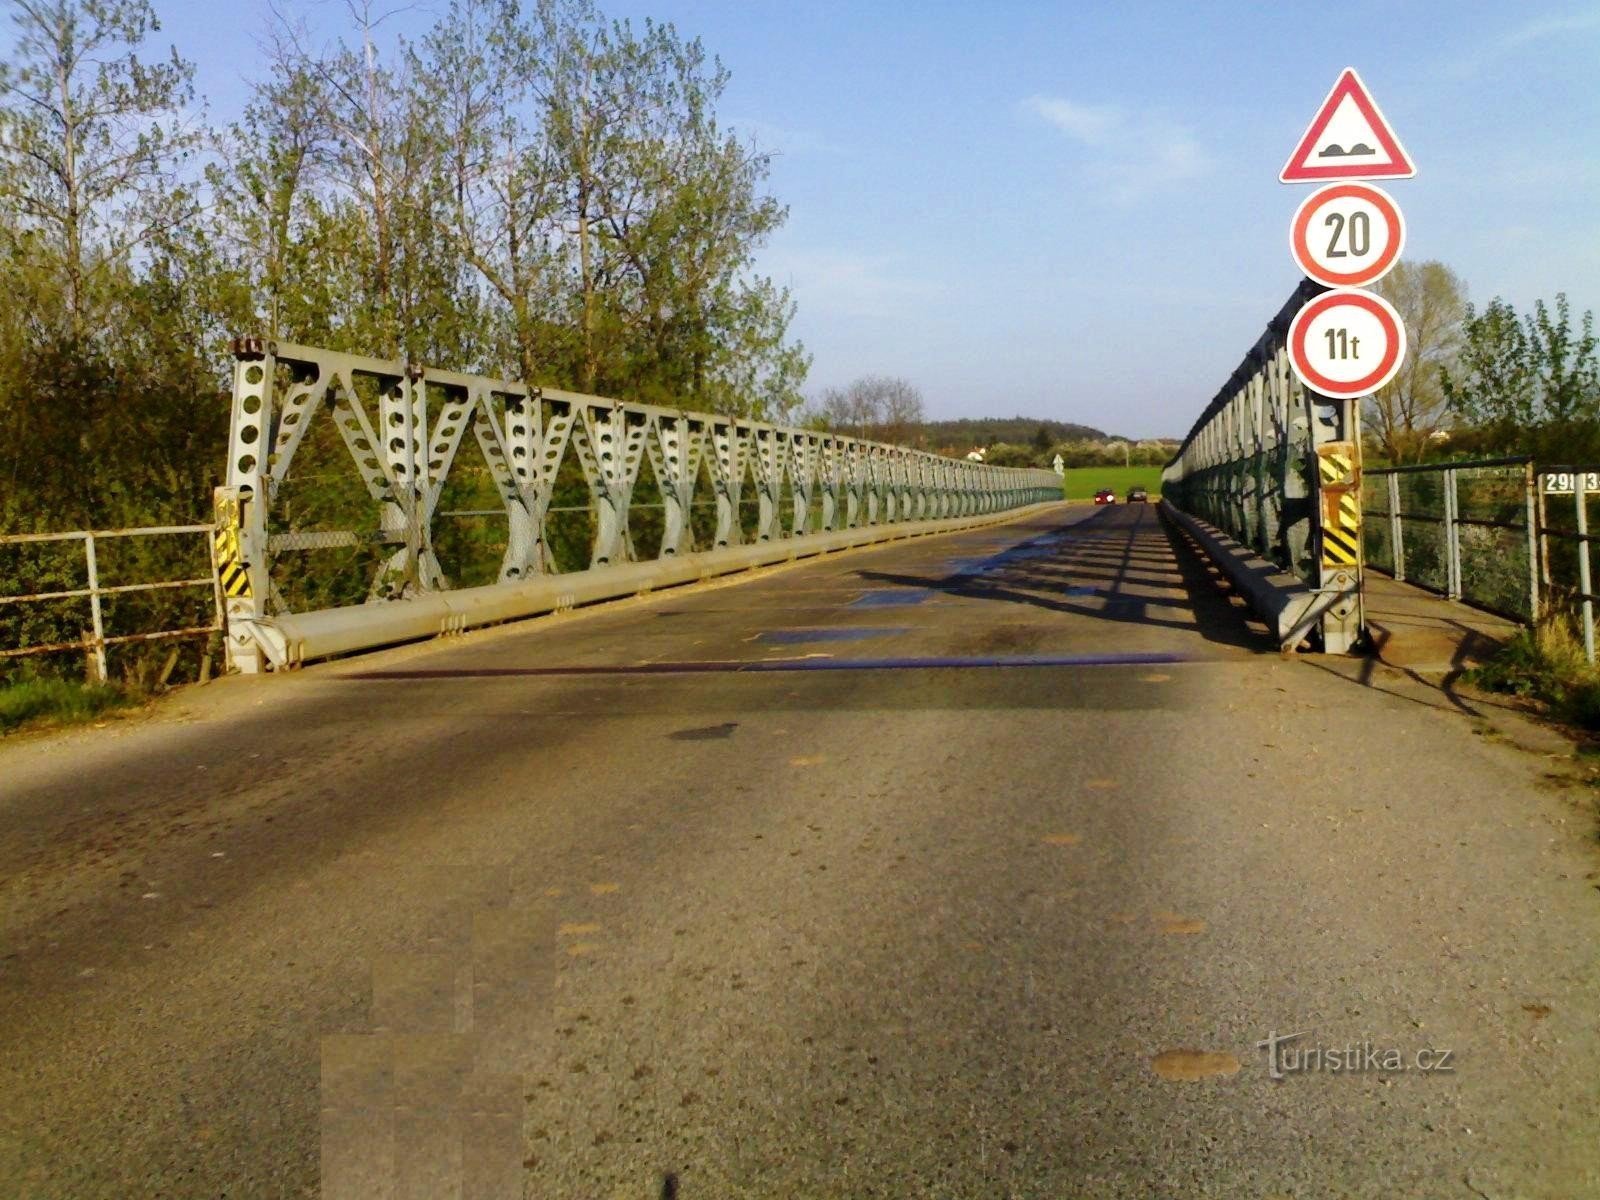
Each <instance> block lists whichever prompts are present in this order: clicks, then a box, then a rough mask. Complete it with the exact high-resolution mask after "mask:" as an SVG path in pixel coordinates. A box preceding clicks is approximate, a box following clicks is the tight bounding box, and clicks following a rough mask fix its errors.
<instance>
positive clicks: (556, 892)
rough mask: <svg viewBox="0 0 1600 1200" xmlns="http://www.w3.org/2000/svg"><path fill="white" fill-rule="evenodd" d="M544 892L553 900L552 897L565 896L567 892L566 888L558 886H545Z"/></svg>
mask: <svg viewBox="0 0 1600 1200" xmlns="http://www.w3.org/2000/svg"><path fill="white" fill-rule="evenodd" d="M544 894H545V895H546V896H549V897H550V898H551V899H552V900H554V899H557V898H558V897H561V896H565V895H566V894H567V889H566V888H558V887H547V888H545V890H544Z"/></svg>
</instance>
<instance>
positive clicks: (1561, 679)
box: [1468, 613, 1600, 729]
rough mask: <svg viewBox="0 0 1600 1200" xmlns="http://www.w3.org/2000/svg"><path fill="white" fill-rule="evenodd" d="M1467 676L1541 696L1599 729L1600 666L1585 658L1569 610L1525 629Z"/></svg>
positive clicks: (1555, 709)
mask: <svg viewBox="0 0 1600 1200" xmlns="http://www.w3.org/2000/svg"><path fill="white" fill-rule="evenodd" d="M1468 678H1469V679H1470V680H1471V682H1473V683H1475V684H1477V685H1478V686H1479V687H1483V688H1486V689H1488V690H1489V691H1494V692H1506V693H1510V694H1512V695H1517V696H1528V697H1531V698H1533V699H1536V700H1540V701H1542V702H1544V703H1545V704H1547V705H1548V706H1549V708H1550V711H1551V712H1552V714H1554V715H1555V716H1557V717H1559V718H1561V719H1562V720H1564V721H1569V722H1571V723H1572V724H1574V725H1578V726H1581V727H1582V728H1584V729H1600V668H1596V667H1595V666H1593V665H1591V664H1590V663H1589V662H1588V660H1587V659H1586V658H1585V657H1584V653H1583V642H1582V640H1581V639H1580V638H1579V636H1578V634H1577V633H1576V632H1575V631H1574V629H1573V625H1572V622H1571V620H1570V619H1569V618H1568V617H1567V616H1566V615H1565V614H1561V613H1556V614H1552V615H1550V616H1547V617H1545V618H1544V619H1543V620H1541V621H1540V622H1539V623H1538V625H1536V626H1534V627H1532V628H1530V629H1524V630H1522V631H1521V632H1520V633H1518V634H1517V635H1516V636H1515V637H1513V638H1512V639H1511V640H1510V641H1509V642H1507V643H1506V645H1505V648H1504V649H1503V650H1501V652H1500V653H1499V654H1498V655H1496V656H1495V658H1494V660H1493V661H1492V662H1490V663H1488V664H1486V665H1485V666H1482V667H1478V668H1476V669H1475V670H1473V671H1472V672H1471V673H1470V674H1469V676H1468Z"/></svg>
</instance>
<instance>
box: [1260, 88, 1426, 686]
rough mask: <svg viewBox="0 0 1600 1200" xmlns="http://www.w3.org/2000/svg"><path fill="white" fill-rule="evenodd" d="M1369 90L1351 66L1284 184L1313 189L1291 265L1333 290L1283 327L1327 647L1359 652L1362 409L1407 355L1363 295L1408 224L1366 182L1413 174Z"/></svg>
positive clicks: (1380, 306)
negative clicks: (1295, 390) (1298, 399)
mask: <svg viewBox="0 0 1600 1200" xmlns="http://www.w3.org/2000/svg"><path fill="white" fill-rule="evenodd" d="M1416 173H1417V172H1416V167H1415V166H1414V165H1413V164H1412V161H1411V156H1410V155H1409V154H1407V153H1406V150H1405V147H1404V146H1402V145H1401V144H1400V139H1399V138H1398V137H1397V136H1395V132H1394V129H1393V128H1392V127H1391V126H1390V124H1389V122H1388V119H1387V118H1386V117H1384V115H1383V112H1382V110H1380V109H1379V108H1378V105H1377V102H1376V101H1375V100H1373V98H1372V93H1371V92H1369V91H1368V90H1367V86H1366V84H1365V83H1363V82H1362V80H1361V77H1360V76H1359V75H1357V74H1356V72H1355V69H1354V68H1350V67H1347V68H1345V70H1344V71H1342V72H1340V74H1339V78H1338V79H1337V80H1336V81H1335V83H1334V85H1333V90H1332V91H1330V92H1329V93H1328V95H1327V97H1326V99H1324V100H1323V102H1322V105H1321V107H1320V108H1318V109H1317V113H1316V115H1315V116H1314V117H1312V118H1311V124H1310V125H1308V126H1307V127H1306V131H1305V133H1304V134H1303V135H1301V138H1300V140H1299V142H1298V143H1297V144H1296V145H1295V148H1294V152H1293V153H1292V154H1290V155H1289V160H1288V162H1286V163H1285V164H1284V166H1283V170H1282V171H1280V172H1279V173H1278V179H1279V181H1280V182H1282V183H1319V184H1323V185H1325V186H1323V187H1320V188H1318V189H1317V191H1315V192H1313V193H1312V194H1311V195H1310V196H1309V197H1307V198H1306V200H1305V201H1304V202H1302V203H1301V204H1300V206H1299V208H1297V209H1296V210H1295V214H1294V217H1293V219H1292V220H1291V221H1290V222H1289V253H1290V255H1291V256H1292V257H1293V259H1294V261H1295V265H1296V266H1298V267H1299V268H1300V269H1301V270H1302V271H1304V272H1305V273H1306V275H1307V276H1309V277H1310V278H1311V279H1313V280H1315V281H1316V282H1318V283H1321V284H1323V285H1325V286H1326V287H1328V288H1329V289H1331V290H1329V291H1327V292H1324V293H1323V294H1321V295H1319V296H1314V297H1313V298H1312V299H1310V300H1308V301H1307V302H1306V303H1305V305H1304V306H1303V307H1302V308H1301V309H1300V311H1299V312H1298V313H1297V314H1295V317H1294V319H1293V320H1292V321H1291V322H1290V323H1289V334H1288V342H1289V347H1288V350H1289V365H1290V368H1291V369H1292V370H1293V371H1294V374H1295V376H1296V378H1298V379H1299V380H1300V382H1301V383H1302V384H1304V385H1305V388H1306V400H1307V415H1308V416H1309V418H1310V424H1311V431H1312V449H1313V451H1314V454H1315V458H1316V463H1315V467H1314V469H1313V471H1312V481H1313V486H1315V488H1316V495H1317V503H1316V505H1315V506H1314V508H1315V511H1316V514H1317V535H1318V536H1317V555H1316V563H1317V590H1318V591H1319V592H1320V593H1321V594H1322V596H1323V599H1324V600H1325V601H1327V607H1326V608H1325V609H1324V610H1323V617H1322V647H1323V650H1324V651H1326V652H1327V653H1330V654H1339V653H1344V652H1347V651H1349V650H1351V649H1353V648H1354V646H1355V644H1356V642H1357V640H1358V639H1359V638H1360V636H1361V631H1362V628H1363V625H1364V621H1363V618H1362V610H1361V605H1362V601H1361V586H1362V575H1361V569H1362V562H1361V400H1362V398H1363V397H1365V396H1370V395H1371V394H1372V393H1373V392H1375V391H1377V390H1378V389H1379V388H1381V387H1383V386H1384V385H1385V384H1386V383H1388V382H1389V381H1390V380H1391V379H1393V378H1394V376H1395V374H1396V372H1398V371H1399V369H1400V365H1401V363H1402V362H1403V360H1404V359H1405V354H1406V330H1405V324H1404V323H1403V321H1402V320H1401V318H1400V314H1399V313H1397V312H1396V311H1395V309H1394V306H1393V305H1392V304H1390V303H1389V302H1388V301H1387V300H1385V299H1384V298H1383V297H1381V296H1378V295H1374V294H1373V293H1372V292H1369V291H1365V290H1363V288H1364V287H1365V286H1366V285H1369V284H1373V283H1376V282H1377V281H1378V280H1380V279H1382V278H1383V277H1384V275H1386V274H1388V272H1389V271H1390V270H1391V269H1392V268H1393V267H1394V265H1395V263H1397V262H1398V261H1399V260H1400V254H1401V252H1402V250H1404V248H1405V240H1406V227H1405V218H1404V217H1403V216H1402V215H1401V213H1400V206H1399V205H1397V204H1396V203H1395V202H1394V199H1393V197H1391V196H1390V195H1389V194H1388V193H1387V192H1385V191H1384V190H1383V189H1382V188H1380V187H1375V186H1373V185H1372V184H1369V183H1364V182H1361V181H1362V180H1369V179H1410V178H1411V177H1412V176H1414V175H1415V174H1416Z"/></svg>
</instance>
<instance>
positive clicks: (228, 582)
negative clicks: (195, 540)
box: [211, 489, 251, 600]
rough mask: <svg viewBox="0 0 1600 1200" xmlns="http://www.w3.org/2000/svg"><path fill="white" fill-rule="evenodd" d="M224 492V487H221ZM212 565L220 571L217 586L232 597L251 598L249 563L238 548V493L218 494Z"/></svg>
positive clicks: (233, 598)
mask: <svg viewBox="0 0 1600 1200" xmlns="http://www.w3.org/2000/svg"><path fill="white" fill-rule="evenodd" d="M218 490H219V492H221V491H222V490H223V489H218ZM211 565H212V568H213V569H214V570H215V571H216V573H217V586H218V587H219V588H221V589H222V594H223V595H224V596H226V597H227V598H228V599H230V600H247V599H249V598H250V595H251V591H250V564H249V563H247V562H246V561H245V559H244V554H243V552H242V551H241V550H240V549H239V501H238V498H237V497H236V496H229V495H221V494H219V495H218V496H217V520H216V527H215V529H214V530H213V532H212V534H211Z"/></svg>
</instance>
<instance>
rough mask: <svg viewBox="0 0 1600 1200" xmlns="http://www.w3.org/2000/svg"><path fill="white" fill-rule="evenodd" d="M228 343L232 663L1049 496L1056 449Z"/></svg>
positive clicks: (477, 618) (226, 526)
mask: <svg viewBox="0 0 1600 1200" xmlns="http://www.w3.org/2000/svg"><path fill="white" fill-rule="evenodd" d="M234 353H235V359H236V363H235V369H234V388H233V414H232V422H231V431H230V437H229V452H228V472H227V482H226V485H225V486H224V487H222V488H219V489H218V490H217V496H216V505H217V530H218V533H217V545H218V551H217V560H218V561H217V566H218V572H219V577H220V580H221V587H222V590H223V593H224V605H225V609H226V616H227V627H228V637H227V647H228V656H229V662H230V665H232V666H233V667H235V668H236V669H238V670H241V671H247V672H249V671H258V670H261V669H263V668H265V667H268V666H273V667H284V666H292V665H295V664H296V663H298V662H299V661H302V660H303V659H305V658H312V657H320V656H322V655H325V654H329V653H343V652H347V651H350V650H354V649H361V648H364V647H366V646H374V645H381V644H384V643H386V642H391V641H395V640H401V639H404V638H410V637H422V636H428V635H429V634H430V633H433V634H437V633H440V632H449V631H452V630H455V629H460V628H464V627H466V626H467V625H471V624H476V623H482V622H486V621H489V620H507V619H511V618H512V617H515V616H519V615H528V614H530V613H532V612H536V611H545V610H546V609H547V608H549V607H564V606H567V605H569V604H571V603H581V602H583V600H582V599H579V597H587V598H596V597H599V596H601V595H615V594H626V592H625V591H623V592H618V591H616V588H617V587H624V588H627V587H631V586H633V583H634V582H637V583H638V585H639V586H640V587H653V586H667V585H668V584H669V583H671V582H676V581H681V579H682V578H688V577H705V576H708V575H710V574H715V573H719V572H720V571H721V570H723V569H725V568H729V569H737V567H739V566H742V565H751V564H753V563H756V562H768V561H776V560H778V559H781V558H784V557H794V556H796V554H798V553H805V552H815V550H814V549H813V550H809V551H808V550H804V549H801V547H805V546H807V545H811V546H814V547H815V548H817V549H821V548H827V546H832V545H834V544H835V543H837V544H839V545H843V544H859V543H861V542H863V541H866V540H872V539H871V538H870V537H861V536H851V537H845V538H841V536H840V535H843V534H847V533H853V532H854V531H862V530H869V529H872V528H876V527H882V529H883V536H885V537H887V536H899V535H900V534H897V533H895V532H894V531H897V530H898V531H904V532H911V531H912V530H913V529H914V528H916V527H919V526H920V527H928V528H931V527H933V526H943V525H946V524H948V523H949V522H951V521H954V520H958V519H961V518H969V517H975V516H980V515H982V514H988V513H998V512H1003V511H1008V510H1011V509H1015V508H1018V507H1021V506H1023V505H1028V504H1034V503H1039V502H1042V501H1046V500H1059V499H1060V498H1061V482H1060V479H1059V478H1058V477H1057V476H1056V475H1055V474H1054V473H1053V472H1051V471H1043V470H1031V469H1022V468H1004V467H994V466H988V465H985V464H982V463H972V462H967V461H965V460H959V459H950V458H944V457H941V456H938V455H933V454H926V453H923V452H921V451H915V450H908V449H905V448H903V447H897V446H888V445H884V444H882V443H876V442H868V441H863V440H859V439H856V438H850V437H843V436H839V435H836V434H831V433H824V432H818V431H816V430H808V429H799V428H794V427H789V426H781V425H773V424H769V423H766V422H762V421H753V420H747V419H743V418H738V417H731V416H719V415H716V414H707V413H696V412H687V411H683V410H680V409H674V408H667V407H662V406H658V405H648V404H638V403H633V402H628V401H619V400H613V399H608V398H605V397H599V396H589V395H583V394H581V393H575V392H567V391H561V390H557V389H554V388H539V387H535V386H532V385H528V384H524V383H520V382H515V381H510V380H501V379H492V378H487V377H484V376H478V375H468V374H461V373H457V372H452V371H444V370H439V369H436V368H433V367H426V366H421V365H418V364H414V363H405V362H398V361H389V360H382V359H374V358H366V357H363V356H360V355H354V354H345V353H340V352H335V351H331V350H324V349H318V348H316V347H311V346H300V345H292V344H289V343H284V342H278V343H273V342H267V341H263V340H260V339H241V340H239V341H237V342H235V344H234ZM469 431H470V433H471V435H472V436H471V438H470V439H469V438H468V437H467V436H466V435H467V434H468V432H469ZM319 439H320V440H319ZM308 455H309V456H310V457H311V459H312V460H313V461H312V465H311V466H310V467H309V468H308V470H307V471H306V472H304V473H297V472H296V471H295V470H294V467H295V466H296V464H297V462H299V461H300V460H302V459H304V458H306V457H307V456H308ZM469 456H470V458H472V459H475V460H476V461H475V462H474V463H469V461H468V459H469ZM646 476H647V478H646ZM308 477H309V479H310V480H311V481H312V482H310V483H307V478H308ZM341 489H342V490H341ZM700 493H709V495H708V496H707V497H706V498H705V499H701V498H699V495H700ZM751 494H753V499H754V503H753V504H752V503H750V502H749V501H748V499H747V498H748V497H749V496H750V495H751ZM495 504H498V507H497V508H496V507H491V506H492V505H495ZM473 522H478V523H480V524H479V525H477V526H471V523H473ZM484 522H488V523H491V524H489V525H484V524H481V523H484ZM463 526H471V529H472V532H471V534H470V536H469V534H468V533H465V532H463ZM646 527H648V533H649V537H648V539H646V538H643V537H636V533H640V534H642V533H643V532H644V531H645V529H646ZM643 541H651V542H653V543H654V546H653V548H651V547H649V546H646V547H645V548H644V549H643V550H642V551H641V542H643ZM574 546H579V547H581V550H582V553H583V557H584V558H586V561H584V562H580V563H577V564H574V563H573V562H572V561H570V558H571V556H572V554H573V553H574V551H573V547H574ZM752 547H764V548H765V549H764V550H762V551H761V552H759V553H756V554H754V555H752V554H749V553H744V552H743V551H747V550H749V549H750V548H752ZM779 549H781V553H776V554H774V553H772V551H775V550H779ZM452 553H454V554H455V561H456V570H455V571H454V573H453V574H452V573H451V572H447V570H446V559H448V558H450V556H451V554H452ZM563 553H565V554H566V555H567V556H568V558H569V561H567V562H565V563H563V562H562V556H563ZM474 554H475V555H476V556H477V557H476V559H475V560H474V558H473V555H474ZM490 554H492V557H493V560H494V561H493V565H492V567H491V568H489V570H488V571H487V578H484V579H483V580H482V583H481V585H479V586H472V585H473V584H474V583H475V582H477V580H475V579H473V578H472V571H473V570H480V571H481V569H482V562H483V560H484V558H485V557H486V556H487V555H490ZM318 555H321V556H323V557H321V558H319V557H317V556H318ZM330 555H338V556H339V557H329V556H330ZM691 559H692V560H693V561H692V562H690V561H689V560H691ZM680 560H681V561H682V562H683V563H684V564H685V565H684V566H681V567H678V568H672V569H669V567H670V564H672V563H674V562H679V561H680ZM650 562H653V563H654V564H656V569H652V570H644V569H642V568H643V567H644V565H645V564H647V563H650ZM730 565H731V567H730ZM608 581H609V582H608Z"/></svg>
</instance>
